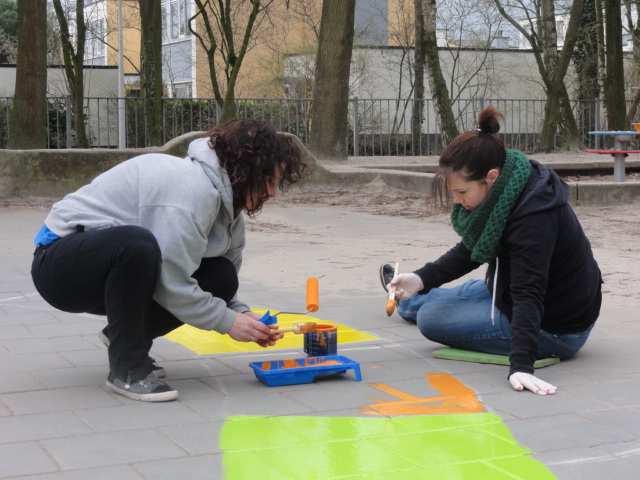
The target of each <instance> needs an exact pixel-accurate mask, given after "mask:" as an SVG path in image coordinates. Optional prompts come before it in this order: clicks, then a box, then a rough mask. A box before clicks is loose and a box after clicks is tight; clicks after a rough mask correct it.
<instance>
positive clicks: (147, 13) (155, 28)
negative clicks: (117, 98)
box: [139, 0, 162, 145]
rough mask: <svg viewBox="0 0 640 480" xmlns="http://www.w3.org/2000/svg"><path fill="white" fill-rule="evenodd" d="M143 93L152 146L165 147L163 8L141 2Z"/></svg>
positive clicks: (154, 2)
mask: <svg viewBox="0 0 640 480" xmlns="http://www.w3.org/2000/svg"><path fill="white" fill-rule="evenodd" d="M139 8H140V27H141V30H142V35H141V37H140V52H141V55H140V67H141V68H140V90H141V93H142V98H143V101H144V110H145V116H144V117H145V123H146V127H147V135H148V141H147V144H148V145H160V144H161V143H162V5H161V3H160V2H158V1H157V0H139Z"/></svg>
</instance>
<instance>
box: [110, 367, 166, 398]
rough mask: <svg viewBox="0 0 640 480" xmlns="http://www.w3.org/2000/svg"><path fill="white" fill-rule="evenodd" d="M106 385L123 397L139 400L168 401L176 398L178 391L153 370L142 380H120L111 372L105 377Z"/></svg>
mask: <svg viewBox="0 0 640 480" xmlns="http://www.w3.org/2000/svg"><path fill="white" fill-rule="evenodd" d="M107 387H108V388H109V389H111V390H113V391H114V392H115V393H118V394H120V395H122V396H124V397H127V398H130V399H131V400H139V401H141V402H170V401H172V400H175V399H176V398H178V391H177V390H176V389H174V388H172V387H171V386H169V385H168V384H167V383H166V382H163V381H162V380H160V379H159V378H158V377H157V376H156V375H155V374H154V373H153V372H151V373H150V374H149V375H147V376H146V377H145V378H143V379H142V380H135V381H132V380H131V378H130V377H128V378H127V380H126V381H124V380H120V379H119V378H117V377H116V376H114V375H113V374H111V373H110V374H109V377H108V378H107Z"/></svg>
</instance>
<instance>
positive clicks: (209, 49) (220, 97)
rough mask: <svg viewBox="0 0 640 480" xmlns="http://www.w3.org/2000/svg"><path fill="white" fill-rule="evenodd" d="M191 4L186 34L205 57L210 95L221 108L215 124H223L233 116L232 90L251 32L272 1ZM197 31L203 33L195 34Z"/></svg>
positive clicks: (200, 0) (199, 1)
mask: <svg viewBox="0 0 640 480" xmlns="http://www.w3.org/2000/svg"><path fill="white" fill-rule="evenodd" d="M194 1H195V11H194V14H193V15H192V16H191V18H190V19H189V30H190V31H191V33H192V34H193V35H195V37H196V38H197V39H198V43H199V44H200V46H201V47H202V49H203V50H204V51H205V53H206V55H207V60H208V63H209V77H210V79H211V86H212V88H213V95H214V98H215V100H216V103H217V104H218V106H219V107H220V108H222V118H221V119H220V120H219V121H220V122H226V121H227V120H230V119H232V118H235V116H236V102H235V87H236V83H237V81H238V74H239V73H240V68H241V66H242V61H243V60H244V57H245V55H246V53H247V50H248V49H249V47H250V42H251V40H252V35H253V33H254V31H255V28H256V27H257V26H258V25H259V23H260V21H261V20H262V19H264V14H265V12H266V10H267V9H268V8H269V6H270V5H271V3H273V0H270V1H261V0H240V1H236V2H235V3H234V2H232V0H194ZM232 3H233V4H232ZM245 19H246V21H245ZM196 21H197V23H196ZM200 28H202V29H203V30H204V32H203V33H200V32H199V31H198V30H199V29H200ZM220 69H222V71H223V74H221V73H220V72H219V70H220Z"/></svg>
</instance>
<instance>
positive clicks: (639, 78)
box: [625, 0, 640, 125]
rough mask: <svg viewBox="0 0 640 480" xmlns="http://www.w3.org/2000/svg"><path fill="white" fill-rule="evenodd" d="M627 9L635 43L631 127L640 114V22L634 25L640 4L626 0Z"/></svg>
mask: <svg viewBox="0 0 640 480" xmlns="http://www.w3.org/2000/svg"><path fill="white" fill-rule="evenodd" d="M625 7H626V9H627V20H628V28H629V31H630V32H631V39H632V41H633V73H632V76H631V82H630V84H631V85H632V86H633V88H632V93H633V100H632V101H631V105H630V106H629V110H628V111H627V125H629V124H630V123H632V122H635V121H636V120H635V118H636V114H637V112H638V106H639V105H640V87H638V85H639V84H640V21H638V19H636V20H635V24H634V22H633V15H632V12H633V10H634V8H635V10H636V12H637V11H638V8H640V2H639V1H638V0H635V1H634V2H631V0H626V1H625Z"/></svg>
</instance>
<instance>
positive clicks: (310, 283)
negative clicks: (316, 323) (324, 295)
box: [276, 277, 320, 315]
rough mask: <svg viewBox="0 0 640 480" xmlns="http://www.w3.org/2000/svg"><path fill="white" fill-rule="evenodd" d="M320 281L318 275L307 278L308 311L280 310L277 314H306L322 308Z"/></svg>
mask: <svg viewBox="0 0 640 480" xmlns="http://www.w3.org/2000/svg"><path fill="white" fill-rule="evenodd" d="M319 298H320V282H319V281H318V278H317V277H309V278H307V311H306V312H278V313H277V314H276V315H284V314H287V315H306V314H308V313H311V312H317V311H318V310H319V309H320V301H319Z"/></svg>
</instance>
